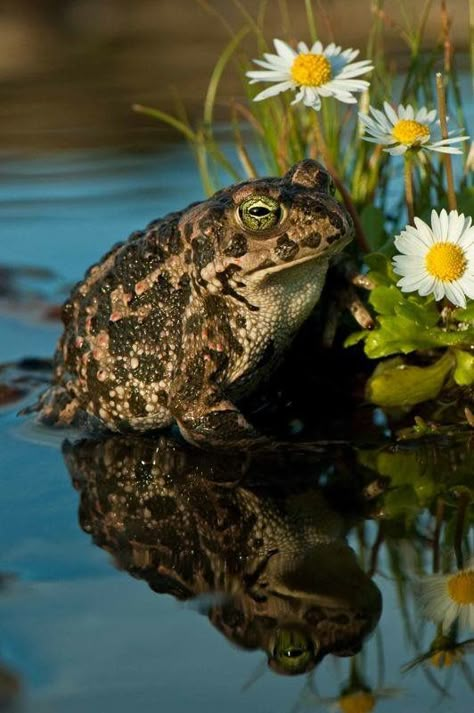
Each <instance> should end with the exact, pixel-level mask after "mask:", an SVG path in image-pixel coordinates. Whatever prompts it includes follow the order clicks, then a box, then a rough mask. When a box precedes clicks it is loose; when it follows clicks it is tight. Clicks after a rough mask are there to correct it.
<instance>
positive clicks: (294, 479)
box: [0, 147, 474, 713]
mask: <svg viewBox="0 0 474 713" xmlns="http://www.w3.org/2000/svg"><path fill="white" fill-rule="evenodd" d="M0 181H1V199H0V221H1V225H2V237H1V242H0V265H8V266H14V267H16V268H18V270H17V272H16V273H15V274H13V275H10V274H8V275H7V274H6V273H5V275H4V276H3V285H0V287H3V289H2V292H3V295H2V297H1V298H0V363H2V364H5V363H8V362H10V363H11V362H14V361H16V360H19V359H22V358H24V357H26V356H28V357H35V358H47V357H50V356H51V354H52V352H53V350H54V345H55V341H56V339H57V336H58V334H59V324H58V321H57V320H56V319H53V317H54V315H55V312H54V309H52V308H51V305H54V304H57V303H60V302H61V301H62V299H63V297H64V294H65V292H66V291H67V289H68V286H69V285H70V284H71V283H73V282H74V281H75V280H76V279H78V278H79V277H80V276H81V275H82V274H83V272H84V270H85V269H86V268H87V267H88V266H89V265H90V264H91V263H92V262H93V261H94V260H95V259H96V258H97V257H98V256H100V255H101V254H103V253H104V252H105V251H106V250H107V249H108V247H109V246H110V245H111V244H113V243H114V242H116V241H117V240H119V239H122V238H123V237H125V236H126V235H127V234H128V233H129V232H131V231H132V230H134V229H137V228H139V227H142V226H143V225H145V224H146V223H147V222H148V221H149V220H151V219H153V218H155V217H157V216H159V215H161V214H163V213H165V212H167V211H169V210H172V209H174V208H179V207H182V206H183V205H186V204H187V203H188V202H191V201H192V200H196V199H197V198H199V197H200V196H201V195H202V192H201V188H200V184H199V180H198V177H197V174H196V171H195V168H194V164H193V163H192V160H191V158H190V157H189V156H188V154H187V152H186V149H185V148H181V147H173V149H172V150H171V149H170V150H165V151H162V152H160V154H159V155H150V154H147V155H146V156H144V155H143V156H142V155H130V154H116V153H112V152H111V153H102V152H94V153H85V152H82V153H78V154H75V155H74V154H68V155H65V156H63V158H37V159H29V160H24V161H21V160H14V159H9V160H5V161H4V162H3V165H2V168H1V174H0ZM31 266H34V268H35V270H33V271H32V270H30V269H29V268H31ZM7 277H8V279H7ZM35 364H36V366H38V364H37V362H35V363H29V364H28V363H27V364H25V365H24V366H25V368H24V369H23V370H18V371H15V372H14V371H12V370H11V369H10V371H7V370H3V372H2V374H1V378H0V380H2V381H8V383H9V384H10V386H11V385H12V384H13V389H14V391H13V395H12V397H11V399H10V400H9V403H7V404H6V405H4V406H2V408H1V410H0V468H1V478H2V498H1V513H0V523H1V528H0V533H1V535H0V536H1V550H0V572H1V573H2V579H1V580H0V609H1V614H2V616H1V619H2V625H1V631H2V638H1V642H0V708H2V699H3V704H4V705H5V706H7V707H8V708H10V706H11V709H12V710H18V711H23V712H24V713H30V712H31V713H33V712H34V713H46V712H48V713H62V712H63V711H68V713H75V712H78V713H79V711H80V712H82V711H85V710H89V711H94V712H95V711H97V712H100V713H107V712H108V711H114V713H121V712H122V711H129V710H133V711H137V712H138V711H140V712H141V711H143V712H145V711H151V710H158V709H160V710H166V711H169V713H178V712H181V711H189V710H191V709H192V710H206V711H210V712H212V711H222V710H226V711H230V712H233V711H235V712H237V711H239V712H240V711H244V710H245V711H256V712H258V713H265V712H267V711H272V712H278V713H280V712H283V711H284V712H296V711H305V710H337V709H339V710H342V711H343V712H344V713H363V712H365V711H370V710H381V711H387V713H389V712H390V711H407V710H408V711H416V712H417V713H421V712H422V711H429V710H433V709H435V710H442V711H456V712H457V713H463V712H464V711H466V712H467V711H471V710H472V702H473V685H474V677H473V676H472V675H471V673H470V668H469V667H470V665H471V663H472V661H471V659H472V656H471V655H470V654H469V646H468V645H466V646H464V647H461V648H460V647H459V646H458V647H457V648H456V646H457V644H459V642H463V641H466V640H467V639H468V638H469V636H470V633H469V631H467V630H462V629H459V630H457V629H456V630H455V631H453V632H452V636H451V638H450V639H449V641H446V640H443V646H444V648H443V650H442V653H439V651H438V655H437V654H434V655H428V654H429V653H430V647H433V641H434V640H435V638H436V637H437V634H439V632H438V631H437V627H436V625H435V624H434V623H432V622H430V621H428V620H427V619H425V618H424V617H423V612H422V610H421V607H420V602H419V592H420V586H421V585H420V581H422V580H423V577H424V576H426V575H429V574H431V573H432V572H433V570H436V569H439V568H440V567H441V569H442V570H443V571H452V570H453V568H454V567H455V563H454V561H453V558H454V553H456V554H457V557H458V563H459V562H460V560H461V559H462V558H464V563H466V562H467V560H468V557H469V553H470V552H472V551H473V550H474V541H473V535H472V532H471V531H470V529H469V527H468V523H469V511H468V507H469V506H468V502H469V498H470V491H469V490H468V487H467V486H468V485H469V484H470V483H472V472H473V465H474V454H473V450H472V449H473V446H474V441H473V442H472V443H471V442H470V441H469V440H467V442H466V438H463V439H462V440H461V442H460V443H459V445H457V444H456V442H455V441H453V440H450V441H447V442H444V443H441V444H438V445H437V446H436V447H435V446H434V445H432V444H427V445H424V446H419V447H414V446H408V445H406V446H403V447H399V448H395V449H394V448H389V447H385V448H384V449H376V448H374V447H370V448H369V447H368V446H367V447H365V448H363V447H362V448H360V449H358V450H357V451H352V450H350V449H345V448H340V449H333V450H332V451H331V452H329V453H322V454H319V455H318V454H314V455H312V456H311V458H308V457H304V458H303V457H301V456H297V455H293V456H291V457H290V456H288V457H286V458H283V457H279V458H275V457H273V458H271V457H266V458H260V459H253V460H251V461H249V460H248V459H246V458H241V457H239V456H237V455H236V456H232V457H229V456H227V457H225V458H224V459H222V458H220V457H218V456H211V455H206V454H203V453H201V452H199V451H195V450H193V449H192V448H190V447H188V446H186V445H183V444H182V443H180V442H176V441H174V440H173V439H172V438H170V437H168V436H167V437H166V438H165V437H162V438H155V439H153V438H150V437H147V438H145V437H143V438H132V437H130V438H114V437H110V438H105V439H103V440H96V441H93V440H81V439H80V438H79V436H78V434H75V433H72V432H71V433H67V432H54V431H50V430H48V429H46V428H40V427H38V426H35V425H34V424H33V423H31V422H30V421H27V420H25V419H19V418H17V417H16V413H17V411H18V409H19V408H20V407H22V406H23V405H25V404H26V403H28V402H30V401H31V400H32V394H31V391H32V388H33V386H34V384H37V383H38V382H39V381H41V380H44V379H46V378H47V371H42V370H41V369H35V370H32V369H31V367H32V366H34V365H35ZM26 367H29V369H27V368H26ZM22 394H23V396H22ZM382 491H384V492H383V493H382ZM380 493H382V494H381V495H380ZM471 635H472V633H471ZM439 641H440V639H439V637H438V644H437V645H438V647H439ZM424 654H426V661H423V662H419V661H417V659H418V658H419V657H423V655H424ZM431 654H433V651H431ZM443 656H444V661H445V663H451V662H452V660H453V659H456V660H455V661H454V663H453V665H452V666H449V667H444V668H443V667H440V666H439V664H440V662H441V660H442V659H443ZM291 674H293V675H291ZM8 701H10V702H8Z"/></svg>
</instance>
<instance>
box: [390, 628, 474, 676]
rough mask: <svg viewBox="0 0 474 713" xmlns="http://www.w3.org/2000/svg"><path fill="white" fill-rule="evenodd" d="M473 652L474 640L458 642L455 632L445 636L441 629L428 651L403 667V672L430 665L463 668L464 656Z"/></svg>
mask: <svg viewBox="0 0 474 713" xmlns="http://www.w3.org/2000/svg"><path fill="white" fill-rule="evenodd" d="M472 651H474V639H466V640H465V641H457V639H456V635H455V632H454V631H450V632H449V633H447V634H443V633H442V631H441V627H439V631H438V634H437V635H436V637H435V639H434V640H433V641H432V642H431V644H430V647H429V649H428V651H426V652H425V653H422V654H420V655H419V656H417V657H416V658H415V659H413V661H410V662H409V663H407V664H405V666H402V672H405V671H409V670H410V669H412V668H415V667H416V666H418V665H419V664H429V665H430V666H434V667H435V668H450V667H451V666H454V665H455V664H461V666H462V665H463V662H464V656H465V655H466V654H467V653H471V652H472Z"/></svg>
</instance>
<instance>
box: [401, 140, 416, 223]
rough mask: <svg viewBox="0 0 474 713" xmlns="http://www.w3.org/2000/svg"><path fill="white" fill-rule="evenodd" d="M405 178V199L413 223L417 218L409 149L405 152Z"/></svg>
mask: <svg viewBox="0 0 474 713" xmlns="http://www.w3.org/2000/svg"><path fill="white" fill-rule="evenodd" d="M403 176H404V180H405V200H406V204H407V211H408V222H409V224H410V225H413V221H414V218H415V205H414V199H413V173H412V158H411V156H410V155H409V153H408V151H407V152H406V153H405V166H404V172H403Z"/></svg>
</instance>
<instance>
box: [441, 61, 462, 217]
mask: <svg viewBox="0 0 474 713" xmlns="http://www.w3.org/2000/svg"><path fill="white" fill-rule="evenodd" d="M436 93H437V95H438V113H439V124H440V127H441V137H442V138H443V139H447V138H448V124H447V119H446V95H445V91H444V80H443V75H442V74H441V72H437V74H436ZM443 158H444V165H445V169H446V183H447V187H448V207H449V210H456V207H457V203H456V193H455V190H454V177H453V166H452V163H451V154H449V153H445V154H444V155H443Z"/></svg>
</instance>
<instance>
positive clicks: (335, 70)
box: [247, 40, 373, 111]
mask: <svg viewBox="0 0 474 713" xmlns="http://www.w3.org/2000/svg"><path fill="white" fill-rule="evenodd" d="M273 44H274V45H275V49H276V51H277V54H264V55H263V56H264V58H265V59H263V60H261V59H254V60H253V61H254V62H255V64H258V65H259V66H260V67H263V68H264V69H262V70H252V71H251V72H247V77H250V84H254V83H255V82H271V83H272V84H273V86H271V87H268V89H264V90H263V91H262V92H260V94H257V96H256V97H254V101H261V100H262V99H267V97H272V96H274V95H275V94H279V93H280V92H285V91H286V90H287V89H292V90H293V91H296V97H295V99H294V101H293V102H292V103H293V104H296V103H298V102H300V101H302V102H303V104H304V105H305V106H309V107H312V108H313V109H316V111H318V110H319V109H320V108H321V97H330V96H333V97H335V98H336V99H338V100H339V101H341V102H345V103H346V104H354V103H355V102H356V101H357V100H356V98H355V97H354V96H353V95H352V93H353V92H362V91H364V89H367V87H368V86H369V83H368V82H366V81H365V80H363V79H354V77H359V76H360V75H362V74H366V73H367V72H370V71H371V70H372V69H373V67H372V65H371V64H370V62H369V60H367V59H364V60H362V61H360V62H353V61H352V60H353V59H355V58H356V57H357V55H358V54H359V50H352V49H347V50H344V51H342V48H341V47H336V45H335V44H334V43H333V42H331V44H330V45H328V46H327V47H323V45H322V44H321V42H315V43H314V44H313V45H312V46H311V48H309V47H308V45H306V44H305V43H304V42H299V43H298V51H297V52H296V51H295V50H293V49H292V48H291V47H290V46H289V45H287V44H286V42H282V40H273Z"/></svg>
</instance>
